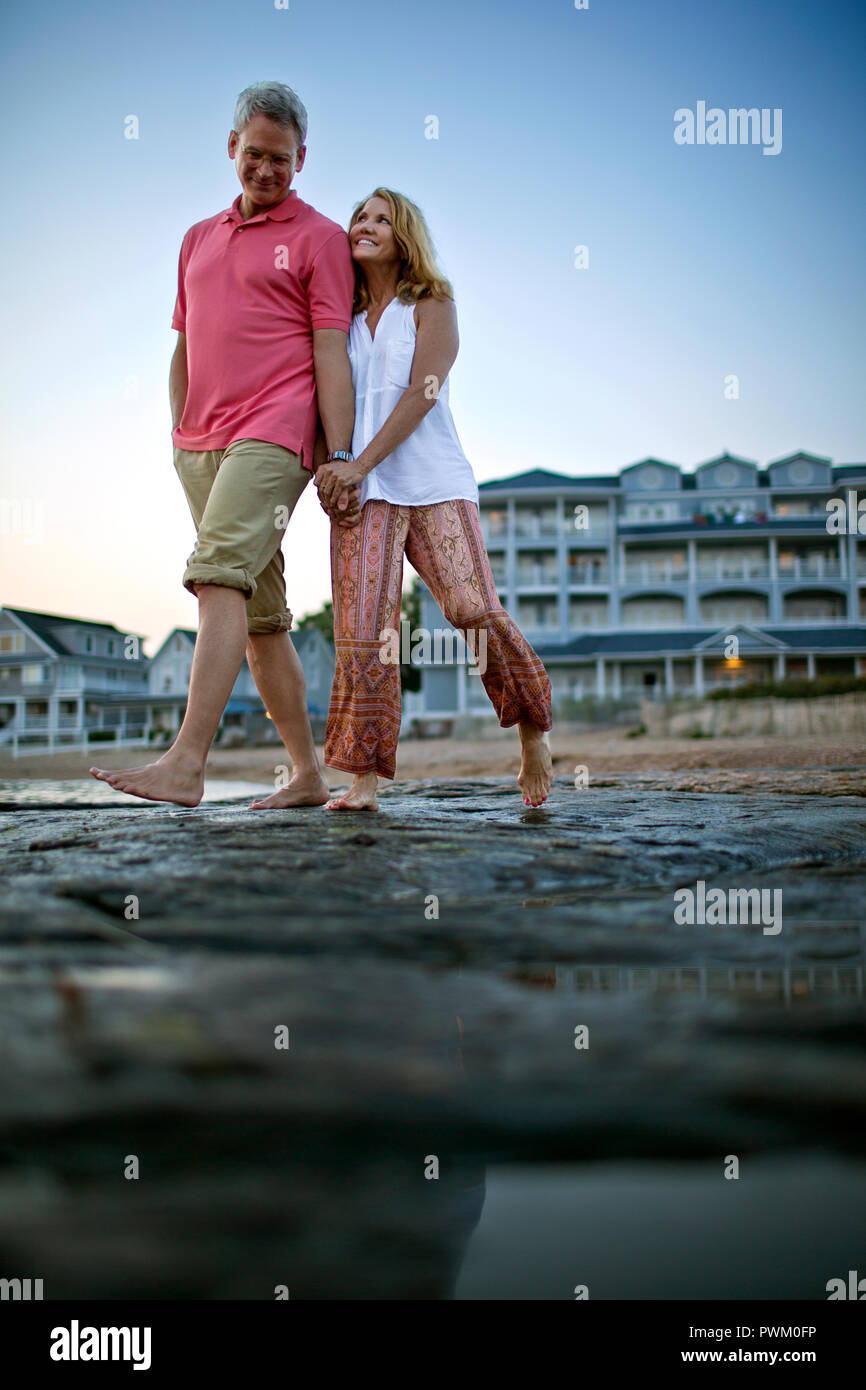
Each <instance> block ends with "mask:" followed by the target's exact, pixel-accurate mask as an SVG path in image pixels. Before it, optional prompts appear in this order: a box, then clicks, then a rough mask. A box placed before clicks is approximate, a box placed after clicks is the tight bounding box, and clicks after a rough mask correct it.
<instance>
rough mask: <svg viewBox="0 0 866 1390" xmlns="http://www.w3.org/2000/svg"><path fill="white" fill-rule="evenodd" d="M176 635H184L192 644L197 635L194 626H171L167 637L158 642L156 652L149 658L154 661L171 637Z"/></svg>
mask: <svg viewBox="0 0 866 1390" xmlns="http://www.w3.org/2000/svg"><path fill="white" fill-rule="evenodd" d="M178 636H180V637H186V638H187V639H188V640H189V641H190V642H191V643H192V645H193V646H195V639H196V637H197V636H198V633H197V632H196V630H195V628H192V627H173V628H172V630H171V632H170V633H169V634H168V635H167V637H165V639H164V640H163V641H162V642H161V643H160V645H159V647H158V648H157V650H156V653H155V654H154V656H153V657H152V658H151V660H153V661H156V658H157V657H158V656H161V655H162V653H163V652H164V651H165V648H166V647H167V646H168V644H169V642H170V641H171V639H172V638H173V637H178Z"/></svg>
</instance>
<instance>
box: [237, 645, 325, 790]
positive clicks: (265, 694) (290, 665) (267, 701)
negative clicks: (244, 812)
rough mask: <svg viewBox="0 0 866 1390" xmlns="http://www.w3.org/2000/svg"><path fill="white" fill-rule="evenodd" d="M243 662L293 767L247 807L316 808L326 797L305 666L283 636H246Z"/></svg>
mask: <svg viewBox="0 0 866 1390" xmlns="http://www.w3.org/2000/svg"><path fill="white" fill-rule="evenodd" d="M247 661H248V662H249V665H250V670H251V671H252V673H253V680H254V681H255V683H256V688H257V689H258V692H259V694H260V695H261V697H262V700H263V701H264V705H265V709H266V710H267V712H268V714H269V715H270V716H271V719H272V720H273V721H274V724H275V725H276V727H277V732H278V733H279V735H280V738H281V739H282V740H283V743H284V744H285V746H286V751H287V752H288V755H289V758H290V759H291V764H292V780H291V782H290V783H289V785H288V786H287V787H283V788H282V790H281V791H278V792H274V794H273V796H266V797H260V798H259V799H258V800H257V801H254V802H253V803H252V808H251V809H252V810H254V811H281V810H283V809H285V808H286V807H287V806H321V805H322V804H323V803H324V802H325V801H327V799H328V784H327V782H326V781H325V778H324V777H323V775H322V769H321V767H320V766H319V759H318V758H317V757H316V749H315V747H314V744H313V731H312V729H311V728H310V716H309V715H308V714H307V686H306V681H305V680H304V668H303V667H302V665H301V662H300V659H299V657H298V653H297V652H296V651H295V649H294V647H293V645H292V639H291V638H290V637H289V634H288V633H287V632H251V633H250V637H249V642H248V643H247Z"/></svg>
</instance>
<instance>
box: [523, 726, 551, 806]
mask: <svg viewBox="0 0 866 1390" xmlns="http://www.w3.org/2000/svg"><path fill="white" fill-rule="evenodd" d="M518 728H519V731H520V743H521V749H522V756H521V759H520V771H519V773H518V774H517V780H518V782H519V783H520V790H521V791H522V792H523V801H524V804H525V805H527V806H541V805H542V803H543V802H545V801H546V800H547V798H548V796H549V795H550V788H551V786H552V785H553V759H552V757H551V755H550V739H549V737H548V735H547V734H546V733H545V732H544V730H543V729H537V728H536V727H535V725H534V724H520V725H518Z"/></svg>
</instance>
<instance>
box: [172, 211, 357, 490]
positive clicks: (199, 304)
mask: <svg viewBox="0 0 866 1390" xmlns="http://www.w3.org/2000/svg"><path fill="white" fill-rule="evenodd" d="M240 201H241V197H240V195H238V197H237V198H236V199H235V201H234V203H233V204H232V206H231V207H230V208H227V209H226V210H225V211H224V212H218V213H217V215H216V216H215V217H208V218H207V219H206V220H205V221H204V222H196V224H195V226H193V227H190V229H189V231H188V232H187V234H186V236H185V237H184V239H183V244H182V246H181V249H180V263H179V266H178V277H177V278H178V285H177V302H176V304H175V307H174V317H173V318H172V321H171V326H172V328H176V329H178V330H179V331H180V332H181V333H185V334H186V350H187V366H188V369H189V391H188V392H187V397H186V405H185V406H184V411H183V415H182V417H181V421H180V424H179V425H178V426H177V428H176V429H175V430H174V432H173V435H172V438H173V439H174V442H175V444H176V445H177V446H178V448H180V449H197V450H204V449H226V448H228V446H229V444H231V443H232V442H233V441H234V440H236V439H264V440H266V441H267V442H268V443H270V444H282V445H283V447H284V448H286V449H291V450H292V452H293V453H296V454H300V455H301V457H302V459H303V462H304V464H305V466H306V467H308V468H309V467H310V466H311V464H312V457H313V445H314V443H315V438H316V425H317V421H318V409H317V404H316V381H315V373H314V370H313V330H314V329H316V328H341V329H343V330H344V331H345V332H348V330H349V326H350V324H351V321H352V296H353V291H354V278H353V271H352V258H351V254H350V251H349V238H348V237H347V236H346V233H345V232H344V231H343V229H342V227H340V226H338V225H337V223H336V222H332V221H331V220H330V218H327V217H323V216H322V215H321V213H318V212H316V210H315V208H312V207H310V205H309V204H308V203H305V202H303V200H302V199H301V198H299V197H298V195H297V193H295V192H294V190H292V191H291V192H290V193H289V194H288V196H287V197H286V198H284V199H283V201H282V202H281V203H278V204H277V206H276V207H273V208H270V209H269V210H268V211H267V212H263V213H258V214H257V215H256V216H255V217H251V218H249V219H248V221H246V222H244V221H243V219H242V217H241V215H240Z"/></svg>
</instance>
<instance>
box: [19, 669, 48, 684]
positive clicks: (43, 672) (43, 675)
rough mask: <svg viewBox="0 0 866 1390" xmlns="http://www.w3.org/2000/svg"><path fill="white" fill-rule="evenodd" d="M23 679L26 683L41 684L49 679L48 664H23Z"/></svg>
mask: <svg viewBox="0 0 866 1390" xmlns="http://www.w3.org/2000/svg"><path fill="white" fill-rule="evenodd" d="M21 680H22V682H23V684H24V685H39V684H40V682H41V681H47V680H48V667H47V666H22V668H21Z"/></svg>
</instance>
